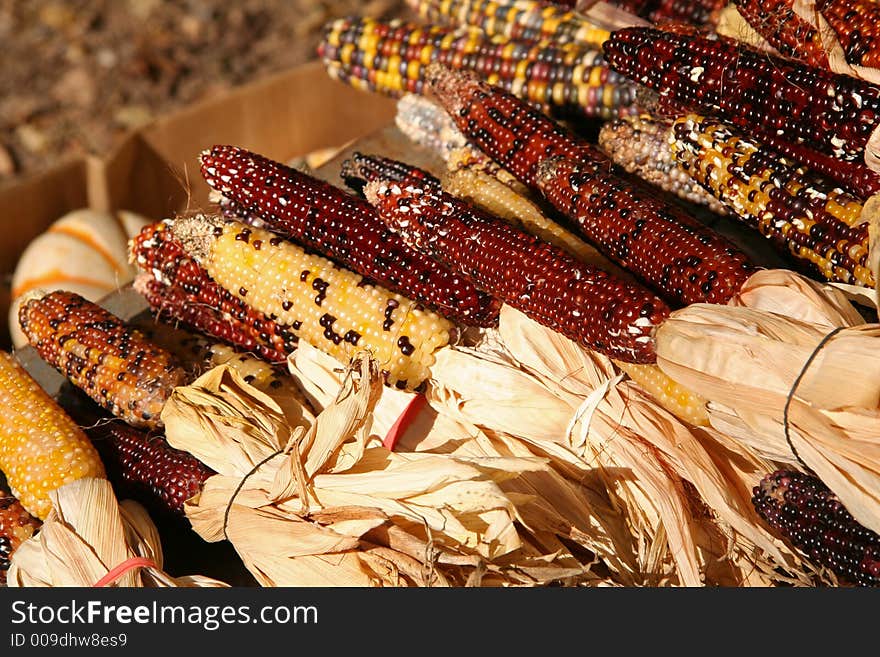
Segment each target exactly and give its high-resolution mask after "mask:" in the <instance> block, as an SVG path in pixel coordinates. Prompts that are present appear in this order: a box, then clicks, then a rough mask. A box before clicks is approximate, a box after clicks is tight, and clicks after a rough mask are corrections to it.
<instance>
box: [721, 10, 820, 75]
mask: <svg viewBox="0 0 880 657" xmlns="http://www.w3.org/2000/svg"><path fill="white" fill-rule="evenodd" d="M733 1H734V4H735V5H736V8H737V10H738V11H739V13H740V15H741V16H742V17H743V18H744V19H745V20H746V21H747V22H748V24H749V25H751V26H752V27H753V28H754V29H755V31H756V32H758V34H760V35H761V36H762V37H764V38H765V39H766V40H767V42H768V43H769V44H770V45H771V46H773V47H774V48H776V50H778V51H779V52H780V53H782V54H783V55H787V56H789V57H794V58H795V59H800V60H801V61H803V62H806V63H807V64H809V65H810V66H817V67H819V68H828V53H827V52H826V50H825V46H823V45H822V38H821V35H820V34H819V30H818V29H816V26H815V25H814V24H813V23H810V22H807V21H806V20H804V19H803V18H802V17H801V16H799V15H798V14H797V13H795V11H794V9H793V4H794V3H793V0H733Z"/></svg>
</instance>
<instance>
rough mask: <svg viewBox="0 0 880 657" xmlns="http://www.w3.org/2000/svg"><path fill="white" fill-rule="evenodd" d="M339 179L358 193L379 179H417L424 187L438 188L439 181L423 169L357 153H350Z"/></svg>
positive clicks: (343, 164)
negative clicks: (368, 183)
mask: <svg viewBox="0 0 880 657" xmlns="http://www.w3.org/2000/svg"><path fill="white" fill-rule="evenodd" d="M340 177H341V178H342V179H343V180H344V181H345V183H346V184H347V185H348V186H349V187H351V188H352V189H355V190H357V191H359V192H361V191H363V186H364V185H365V184H366V183H367V182H368V181H370V180H379V179H387V180H403V179H405V178H417V179H419V181H420V182H421V183H422V184H424V185H426V186H429V187H434V188H439V187H440V179H439V178H437V177H436V176H433V175H431V174H430V173H428V172H427V171H425V170H424V169H419V168H418V167H414V166H411V165H409V164H406V163H405V162H401V161H399V160H393V159H391V158H390V157H384V156H382V155H364V154H363V153H358V152H355V153H352V155H351V157H349V158H348V159H347V160H345V162H343V163H342V168H341V170H340Z"/></svg>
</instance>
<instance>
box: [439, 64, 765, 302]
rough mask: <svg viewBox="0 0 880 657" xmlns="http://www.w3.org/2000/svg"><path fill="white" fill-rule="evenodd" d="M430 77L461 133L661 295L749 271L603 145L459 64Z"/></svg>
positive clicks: (684, 298)
mask: <svg viewBox="0 0 880 657" xmlns="http://www.w3.org/2000/svg"><path fill="white" fill-rule="evenodd" d="M431 84H432V88H433V89H434V94H435V96H436V97H437V99H438V101H439V102H440V103H442V104H443V106H444V107H446V110H447V111H448V112H449V113H450V115H451V116H453V117H454V118H455V120H456V123H457V124H458V126H459V128H460V129H461V130H462V131H463V132H464V134H465V136H466V137H468V138H469V139H471V140H472V141H473V142H474V143H475V144H476V145H477V146H479V147H480V148H481V149H482V150H483V151H484V152H485V153H486V154H487V155H489V156H490V157H492V158H493V159H494V160H496V161H497V162H498V163H499V164H500V165H501V166H503V167H504V168H506V169H507V170H509V171H510V172H511V173H513V174H514V175H516V176H517V177H518V178H519V179H520V180H522V181H523V182H524V183H525V184H527V185H529V186H531V187H532V188H534V189H537V190H539V191H540V192H541V193H542V194H543V195H544V196H545V197H546V198H547V200H548V201H550V203H551V204H553V205H554V206H555V207H556V209H557V210H558V211H559V212H561V213H562V214H563V215H564V216H566V217H568V218H569V219H570V220H572V222H573V223H575V224H576V225H577V226H578V227H579V229H580V231H581V232H582V233H583V234H584V235H585V236H586V237H587V239H589V240H590V241H591V242H593V243H594V244H595V245H596V246H598V247H599V248H600V249H601V250H602V252H603V253H604V254H605V255H606V256H608V257H609V258H611V259H612V260H614V261H615V262H617V263H618V264H620V265H621V266H623V267H624V268H626V269H628V270H629V271H631V272H632V273H634V274H636V275H637V276H639V277H640V278H641V279H642V280H643V281H645V282H646V283H647V284H648V285H650V286H652V287H654V288H655V289H656V290H658V291H659V292H661V293H662V294H663V295H664V297H665V298H666V299H667V300H669V301H670V302H672V303H676V304H690V303H700V302H708V303H726V302H727V301H728V300H729V299H730V298H731V297H732V296H733V295H734V294H735V293H736V292H737V291H738V290H739V288H740V286H741V285H742V283H743V282H744V281H745V280H746V278H748V276H749V275H750V274H751V273H752V272H753V271H754V267H753V265H752V264H751V263H750V262H749V260H748V257H747V256H746V255H745V254H744V253H742V252H740V251H739V250H737V249H736V248H735V247H734V246H733V245H732V244H730V243H729V242H728V241H727V240H725V239H723V238H722V237H720V236H719V235H717V234H715V233H713V232H712V231H711V230H709V229H708V228H706V227H705V226H702V225H701V224H700V223H699V222H697V221H696V220H695V219H693V218H692V217H690V216H688V215H686V214H685V213H684V212H682V211H681V210H678V209H677V208H675V207H673V206H671V205H668V204H666V203H664V202H662V201H660V200H659V199H657V198H655V197H654V196H652V195H651V194H650V193H649V192H648V191H646V190H644V189H643V188H636V187H634V186H633V185H632V184H630V183H628V182H627V181H625V180H623V179H622V178H619V177H617V176H615V175H614V174H612V173H610V168H611V165H610V163H609V161H608V159H607V157H606V156H605V155H604V154H602V153H601V152H599V151H598V149H596V148H594V147H593V146H591V145H590V144H587V143H586V142H583V141H582V140H580V139H578V138H577V137H575V136H574V135H572V134H571V133H569V132H568V131H567V130H565V129H564V128H562V127H561V126H560V125H558V124H557V123H556V122H554V121H553V120H552V119H550V118H549V117H547V116H545V115H543V114H541V113H540V112H537V111H535V110H533V109H532V108H530V107H528V106H527V105H525V104H524V103H522V102H520V101H518V100H517V99H516V98H513V97H512V96H510V95H508V94H505V93H504V92H502V91H501V90H499V89H495V88H492V87H490V86H488V85H486V84H484V83H482V82H481V81H479V80H478V79H477V78H475V77H473V76H468V75H467V74H462V73H459V72H456V71H450V70H449V69H442V68H439V67H435V68H433V69H432V76H431Z"/></svg>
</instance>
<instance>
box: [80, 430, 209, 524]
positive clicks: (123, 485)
mask: <svg viewBox="0 0 880 657" xmlns="http://www.w3.org/2000/svg"><path fill="white" fill-rule="evenodd" d="M88 434H89V436H90V437H91V439H92V443H93V444H94V445H95V447H96V448H97V450H98V452H99V453H100V454H101V458H102V459H103V461H104V464H105V465H106V467H107V474H108V478H109V479H110V481H111V483H113V486H114V488H115V489H116V493H117V495H118V496H120V497H131V498H132V499H135V500H137V501H139V502H141V503H143V504H144V505H146V506H147V507H148V508H149V509H150V510H152V511H156V512H159V513H162V514H166V515H176V516H183V503H184V502H186V500H188V499H189V498H191V497H193V496H194V495H196V494H197V493H199V492H200V491H201V487H202V484H204V483H205V480H207V479H208V477H210V476H211V475H213V474H215V472H214V471H213V470H211V468H209V467H208V466H206V465H205V464H204V463H202V462H201V461H199V460H198V459H197V458H196V457H195V456H193V455H192V454H190V453H188V452H184V451H181V450H179V449H175V448H174V447H172V446H171V445H169V444H168V441H166V440H165V438H164V437H163V436H161V435H151V434H150V433H149V432H147V431H142V430H140V429H136V428H134V427H132V426H130V425H127V424H123V423H121V422H105V423H98V424H96V425H95V426H94V427H93V428H90V429H88Z"/></svg>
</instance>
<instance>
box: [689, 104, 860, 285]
mask: <svg viewBox="0 0 880 657" xmlns="http://www.w3.org/2000/svg"><path fill="white" fill-rule="evenodd" d="M672 150H673V153H674V154H675V157H676V159H677V160H678V161H679V162H680V163H681V164H682V166H683V167H684V168H685V169H686V170H687V171H688V173H689V174H690V175H691V176H692V177H693V178H694V180H696V181H697V182H699V183H700V184H701V185H703V186H704V187H705V188H706V189H707V190H709V191H710V192H712V193H713V194H714V195H715V196H716V197H717V198H718V199H720V200H721V201H723V202H724V203H725V204H726V205H727V206H728V208H730V210H731V211H732V212H733V213H735V214H736V216H738V217H739V218H740V219H742V220H743V221H744V222H745V223H747V224H748V225H750V226H752V227H754V228H757V229H758V230H759V231H760V232H761V234H763V235H764V236H765V237H767V238H769V239H771V241H772V243H773V245H774V246H775V247H776V248H778V249H779V250H780V251H787V252H789V253H790V254H791V255H793V256H794V257H795V258H797V259H798V260H800V261H801V262H802V263H803V264H807V265H811V266H812V267H813V268H815V270H816V271H818V272H819V273H820V274H821V275H822V276H823V277H825V278H827V279H828V280H830V281H837V282H841V283H849V284H854V285H863V286H866V287H874V277H873V275H872V274H871V270H870V269H869V268H868V266H867V259H868V222H867V220H866V219H864V218H863V217H862V211H863V209H864V205H863V203H862V201H861V200H860V199H859V198H857V197H855V196H853V195H852V194H848V193H847V192H844V191H843V190H842V189H840V188H839V187H835V186H833V185H831V184H829V183H827V182H825V181H824V180H823V179H821V178H818V177H816V176H813V175H812V174H811V172H810V171H809V170H808V169H806V168H805V167H803V166H800V165H797V164H795V163H794V162H793V161H791V160H788V159H787V158H785V157H783V156H781V155H779V154H777V153H776V152H774V151H773V150H771V149H769V148H767V147H766V146H765V145H764V144H762V143H761V142H760V141H758V140H756V139H754V138H752V137H749V136H746V135H744V134H742V133H739V132H738V131H737V130H736V129H735V128H733V127H731V126H728V125H726V124H724V123H721V122H719V121H717V120H716V119H713V118H709V117H703V116H699V115H697V114H688V115H686V116H683V117H680V118H679V119H677V120H676V121H675V123H674V124H673V141H672Z"/></svg>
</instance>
